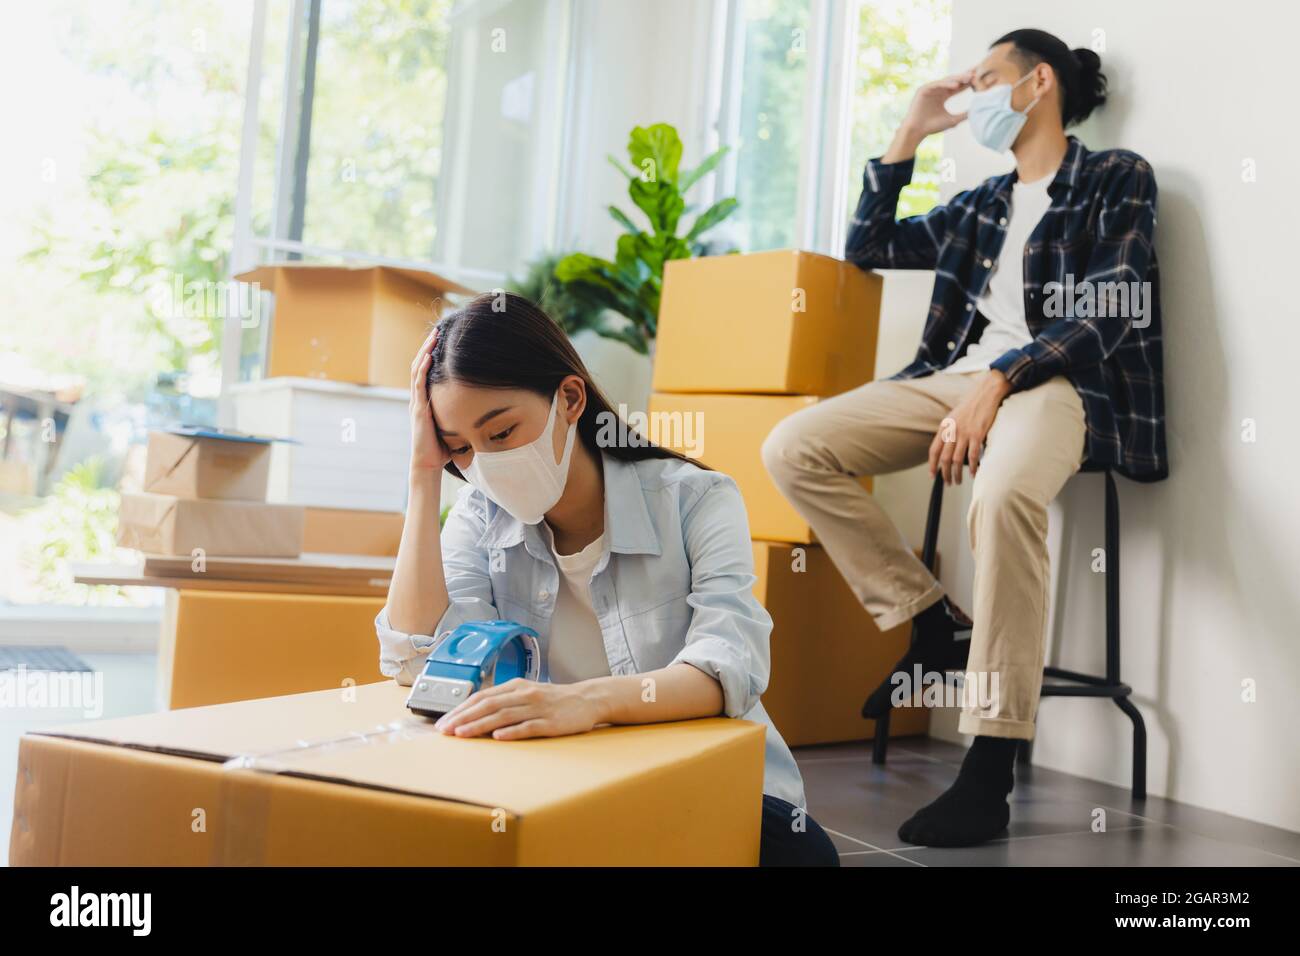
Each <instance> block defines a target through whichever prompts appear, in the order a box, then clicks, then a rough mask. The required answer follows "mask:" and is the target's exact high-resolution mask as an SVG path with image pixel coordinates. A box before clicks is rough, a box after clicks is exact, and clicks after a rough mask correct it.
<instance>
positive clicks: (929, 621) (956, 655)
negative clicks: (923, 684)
mask: <svg viewBox="0 0 1300 956" xmlns="http://www.w3.org/2000/svg"><path fill="white" fill-rule="evenodd" d="M912 623H913V624H914V625H915V626H916V639H915V640H914V641H912V642H911V644H909V645H908V648H907V652H906V653H905V654H903V656H902V657H901V658H899V660H898V662H897V663H896V664H895V665H894V666H893V668H892V669H891V670H890V672H889V674H887V675H886V676H885V679H884V680H883V681H881V682H880V684H879V686H877V687H876V689H875V690H873V691H872V692H871V696H869V697H868V698H867V702H866V703H865V704H863V705H862V716H863V717H866V718H869V719H874V718H876V717H883V716H884V715H885V714H886V713H888V711H889V709H890V708H891V707H892V706H893V700H892V698H893V695H894V683H893V680H892V678H893V676H894V675H895V674H897V673H900V672H901V673H904V674H906V675H907V676H908V679H909V680H910V679H911V677H912V675H913V673H914V672H915V669H916V666H917V665H918V664H919V665H920V667H921V673H922V674H926V673H929V672H930V671H944V670H959V669H962V668H965V666H966V661H967V658H968V656H969V654H970V641H969V640H965V639H963V640H960V641H958V640H955V639H954V636H955V635H956V633H957V632H958V631H962V630H966V629H968V628H969V627H970V620H969V618H967V617H966V616H965V615H964V614H962V612H961V611H959V610H958V609H957V608H956V607H954V606H953V605H952V604H951V603H950V602H949V601H948V598H947V596H946V595H945V596H944V597H942V598H940V599H939V600H938V601H935V602H934V603H933V604H931V605H930V606H929V607H927V608H926V609H925V610H924V611H922V612H921V613H920V614H918V615H916V617H914V618H912Z"/></svg>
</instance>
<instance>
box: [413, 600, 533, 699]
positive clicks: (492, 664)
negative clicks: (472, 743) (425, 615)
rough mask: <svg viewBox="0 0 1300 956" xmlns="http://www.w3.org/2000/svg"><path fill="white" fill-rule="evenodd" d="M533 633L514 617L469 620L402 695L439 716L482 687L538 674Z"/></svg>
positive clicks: (434, 653) (439, 648)
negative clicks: (492, 619)
mask: <svg viewBox="0 0 1300 956" xmlns="http://www.w3.org/2000/svg"><path fill="white" fill-rule="evenodd" d="M541 660H542V655H541V646H540V644H539V642H538V639H537V632H536V631H534V630H533V629H532V628H531V627H526V626H525V625H523V624H519V623H517V622H515V621H467V622H466V623H464V624H462V625H461V626H460V627H458V628H456V629H455V630H454V631H452V632H451V635H450V636H449V637H448V638H447V639H446V640H444V641H443V642H442V643H441V644H439V645H438V646H437V647H436V648H434V649H433V651H431V652H430V654H429V659H428V660H427V661H426V662H425V665H424V670H423V671H421V672H420V676H419V677H417V678H416V679H415V680H414V682H413V684H412V687H411V694H410V696H409V697H407V698H406V706H407V707H408V708H410V710H411V711H412V712H413V713H416V714H420V715H421V716H424V717H439V716H441V715H442V714H445V713H446V712H447V711H449V710H451V709H452V708H453V707H455V706H456V705H457V704H459V703H460V702H461V701H463V700H465V698H467V697H469V695H470V694H472V693H474V692H475V691H476V690H479V689H480V688H483V687H492V686H493V685H495V684H504V683H505V682H506V681H508V680H513V679H514V678H516V677H523V678H525V679H527V680H537V679H538V676H539V674H540V673H541Z"/></svg>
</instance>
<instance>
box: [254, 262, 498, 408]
mask: <svg viewBox="0 0 1300 956" xmlns="http://www.w3.org/2000/svg"><path fill="white" fill-rule="evenodd" d="M235 278H236V279H239V280H241V281H243V282H249V283H257V285H258V286H259V287H260V288H261V289H262V291H268V292H272V293H274V296H275V308H274V312H273V314H272V316H271V326H270V347H269V354H268V356H267V367H266V374H267V376H268V377H274V376H279V375H298V376H303V377H306V378H328V379H333V380H335V381H338V382H354V383H356V384H358V385H388V386H391V387H393V388H409V387H410V384H411V359H412V358H413V357H414V356H415V352H416V349H418V348H419V347H420V343H421V342H423V341H424V339H425V337H426V336H427V335H428V334H429V329H430V327H431V326H432V324H433V323H434V322H436V321H437V320H438V317H439V315H441V313H442V308H443V305H444V301H445V297H446V296H447V294H448V293H454V294H457V295H472V294H473V291H472V290H470V289H467V288H465V287H464V286H462V285H460V284H458V283H456V282H452V281H451V280H450V279H445V278H443V277H442V276H440V275H437V274H436V273H433V272H425V271H423V270H420V269H401V268H395V267H392V266H369V267H365V268H352V267H347V266H324V265H305V264H284V263H281V264H278V265H268V266H262V267H260V268H257V269H253V270H252V271H250V272H245V273H242V274H240V275H237V276H235ZM259 308H261V311H262V312H263V313H264V312H265V309H264V307H259Z"/></svg>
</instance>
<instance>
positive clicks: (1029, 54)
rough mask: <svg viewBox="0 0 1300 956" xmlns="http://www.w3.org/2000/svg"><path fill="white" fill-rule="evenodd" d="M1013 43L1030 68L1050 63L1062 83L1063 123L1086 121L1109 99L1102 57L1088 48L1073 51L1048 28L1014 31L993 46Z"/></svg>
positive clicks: (1014, 50)
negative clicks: (1049, 31)
mask: <svg viewBox="0 0 1300 956" xmlns="http://www.w3.org/2000/svg"><path fill="white" fill-rule="evenodd" d="M1002 43H1010V44H1011V56H1012V57H1014V58H1015V60H1016V62H1018V63H1019V64H1020V65H1021V66H1023V67H1024V68H1025V70H1026V71H1028V70H1032V69H1033V68H1034V67H1035V66H1037V65H1038V64H1039V63H1046V64H1047V65H1048V66H1050V67H1051V68H1052V70H1053V72H1055V73H1056V82H1057V83H1059V84H1060V86H1061V125H1062V126H1067V127H1068V126H1073V125H1074V124H1075V123H1082V122H1083V121H1084V120H1086V119H1087V118H1088V116H1089V115H1090V114H1091V113H1092V111H1093V110H1095V109H1096V108H1097V107H1098V106H1101V105H1102V104H1103V103H1105V102H1106V75H1105V74H1104V73H1102V72H1101V57H1099V56H1098V55H1097V54H1096V53H1094V52H1093V51H1092V50H1089V49H1087V48H1086V47H1079V48H1078V49H1075V50H1071V49H1070V48H1069V47H1068V46H1066V45H1065V43H1064V42H1062V41H1061V40H1060V39H1059V38H1057V37H1055V36H1053V35H1052V34H1050V33H1048V32H1047V31H1046V30H1012V31H1011V32H1010V33H1008V34H1006V35H1005V36H1002V37H999V38H998V39H997V40H994V41H993V43H991V44H990V45H989V46H990V48H992V47H995V46H998V45H999V44H1002Z"/></svg>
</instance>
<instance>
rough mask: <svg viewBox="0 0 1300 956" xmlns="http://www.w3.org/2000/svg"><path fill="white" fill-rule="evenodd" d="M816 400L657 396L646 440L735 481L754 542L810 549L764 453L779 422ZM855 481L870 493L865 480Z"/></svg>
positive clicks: (809, 537)
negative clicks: (649, 431) (786, 544)
mask: <svg viewBox="0 0 1300 956" xmlns="http://www.w3.org/2000/svg"><path fill="white" fill-rule="evenodd" d="M817 401H818V400H817V398H815V397H814V396H810V395H692V394H684V393H665V392H655V393H654V394H652V395H651V396H650V408H649V410H650V416H651V418H650V422H651V428H652V434H651V435H650V436H649V437H651V438H652V439H656V440H657V441H658V442H659V444H661V445H665V446H667V447H669V448H673V449H675V450H676V451H680V452H683V453H685V454H688V455H690V456H691V457H693V458H698V459H699V460H700V461H702V462H704V464H706V465H708V466H709V467H710V468H716V469H717V470H718V471H721V472H724V473H725V474H728V475H730V476H731V477H732V478H734V479H735V480H736V484H737V486H739V488H740V493H741V495H742V496H743V497H744V499H745V510H746V511H747V512H748V514H749V532H750V535H751V536H752V537H754V538H761V539H763V540H766V541H790V542H793V543H796V544H808V543H810V542H812V541H815V540H817V538H816V535H814V534H813V530H812V528H811V527H809V525H808V522H806V521H804V519H803V518H802V517H801V516H800V514H799V512H797V511H795V510H794V506H793V505H791V504H790V503H789V502H788V501H786V500H785V498H784V496H782V494H781V492H780V490H779V489H778V488H777V487H776V484H775V483H774V482H773V481H772V478H771V476H770V475H769V474H768V473H767V468H766V466H764V464H763V456H762V448H763V441H764V440H765V439H766V438H767V436H768V434H769V433H771V431H772V429H773V428H775V427H776V425H777V423H778V422H780V421H781V420H782V419H783V418H786V417H787V416H789V415H793V414H794V413H795V412H797V411H799V410H800V409H802V408H807V407H808V406H810V405H815V404H816V403H817ZM655 430H657V436H656V434H655V433H654V432H655ZM697 452H698V454H697ZM859 480H860V482H861V484H862V487H864V488H866V489H867V490H868V491H870V490H871V479H870V478H869V477H864V478H861V479H859Z"/></svg>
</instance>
